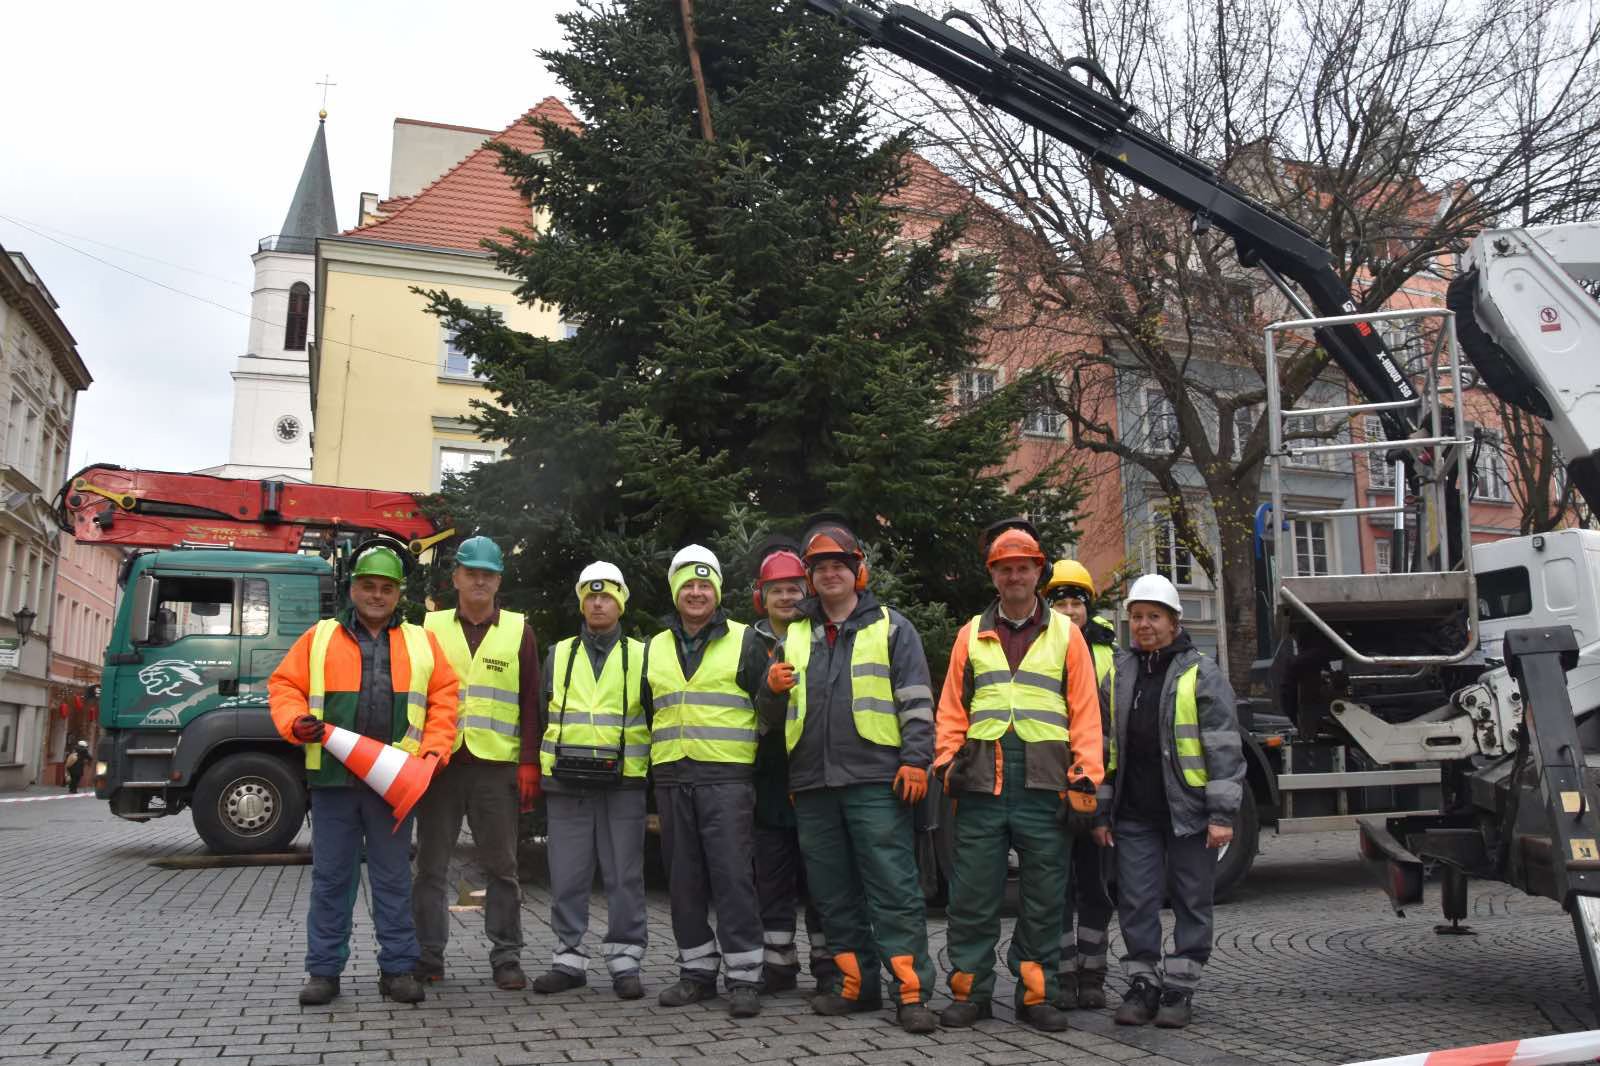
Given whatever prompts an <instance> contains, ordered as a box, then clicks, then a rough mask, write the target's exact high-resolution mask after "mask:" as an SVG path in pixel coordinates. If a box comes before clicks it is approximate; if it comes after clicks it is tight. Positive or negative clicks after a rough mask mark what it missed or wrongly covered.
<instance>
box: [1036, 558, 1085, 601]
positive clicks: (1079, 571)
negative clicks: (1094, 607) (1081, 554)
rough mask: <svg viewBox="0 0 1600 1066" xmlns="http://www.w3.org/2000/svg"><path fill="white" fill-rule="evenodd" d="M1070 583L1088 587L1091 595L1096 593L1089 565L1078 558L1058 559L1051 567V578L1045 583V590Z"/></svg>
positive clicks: (1079, 586) (1082, 587)
mask: <svg viewBox="0 0 1600 1066" xmlns="http://www.w3.org/2000/svg"><path fill="white" fill-rule="evenodd" d="M1069 585H1070V586H1076V587H1078V588H1081V589H1086V590H1088V593H1089V595H1091V596H1093V595H1094V594H1095V592H1094V578H1092V577H1090V576H1089V570H1088V568H1087V567H1085V566H1084V565H1083V564H1082V563H1080V562H1078V560H1076V559H1058V560H1056V564H1055V565H1054V566H1052V567H1051V568H1050V580H1049V581H1048V582H1046V583H1045V586H1044V590H1045V591H1046V592H1049V591H1051V590H1052V589H1058V588H1063V587H1065V586H1069Z"/></svg>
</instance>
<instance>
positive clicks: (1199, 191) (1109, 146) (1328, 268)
mask: <svg viewBox="0 0 1600 1066" xmlns="http://www.w3.org/2000/svg"><path fill="white" fill-rule="evenodd" d="M807 3H808V4H809V5H810V6H811V8H812V9H813V10H815V11H819V12H821V13H823V14H826V15H830V16H832V17H834V18H836V19H838V20H839V21H841V22H843V23H844V24H845V25H847V26H849V27H851V28H852V29H854V30H855V31H856V32H857V33H859V34H860V35H861V36H862V37H864V38H866V39H867V41H869V42H870V43H872V44H874V45H877V46H879V47H881V48H884V49H887V50H888V51H890V52H893V53H894V54H896V55H898V56H901V57H903V58H905V59H908V60H910V61H911V62H913V63H915V64H917V65H918V66H920V67H922V68H924V69H926V70H928V71H931V72H932V73H934V74H936V75H938V76H939V77H940V78H942V79H944V80H945V81H947V82H949V83H950V84H952V85H954V86H956V87H958V88H960V89H964V90H966V91H967V92H970V93H972V94H973V95H975V96H976V97H977V98H978V100H979V102H980V103H983V104H987V105H989V106H991V107H995V108H998V109H999V110H1001V111H1004V112H1006V113H1007V114H1010V115H1013V116H1015V117H1016V118H1018V119H1021V120H1022V121H1023V122H1026V123H1027V124H1028V125H1030V126H1032V127H1034V128H1035V129H1037V130H1040V131H1041V132H1044V133H1047V134H1049V135H1050V136H1052V137H1054V138H1056V139H1057V140H1060V141H1062V142H1063V143H1065V144H1067V145H1070V146H1071V147H1073V148H1075V149H1077V150H1078V151H1079V152H1081V153H1083V154H1084V155H1086V156H1088V157H1089V158H1090V159H1092V160H1094V161H1095V162H1097V163H1100V164H1103V165H1104V166H1106V167H1108V168H1110V169H1111V170H1114V171H1115V172H1117V173H1118V174H1121V175H1122V176H1123V177H1125V178H1127V179H1128V180H1130V181H1132V182H1135V183H1136V184H1138V185H1140V186H1143V187H1144V188H1146V189H1148V190H1150V191H1151V192H1152V193H1155V194H1156V195H1157V196H1160V197H1162V198H1163V199H1165V200H1168V201H1170V202H1172V203H1174V204H1176V205H1178V206H1179V207H1182V208H1184V209H1185V210H1187V211H1190V212H1192V213H1193V215H1194V218H1195V222H1196V224H1197V225H1212V226H1216V227H1217V228H1218V229H1220V230H1222V231H1223V232H1224V233H1226V234H1228V236H1230V237H1231V238H1233V242H1234V246H1235V247H1236V248H1237V249H1238V253H1239V260H1240V262H1242V263H1244V264H1245V265H1247V266H1256V265H1259V266H1261V267H1262V268H1263V269H1265V270H1266V271H1267V273H1268V275H1269V276H1270V277H1271V278H1272V280H1273V282H1274V283H1275V284H1276V285H1278V287H1279V288H1280V289H1282V290H1283V291H1284V294H1285V296H1286V297H1288V299H1289V300H1290V302H1291V303H1292V304H1294V305H1296V306H1297V308H1298V309H1299V310H1300V311H1301V313H1304V314H1305V315H1306V317H1318V316H1321V317H1331V316H1335V315H1349V314H1355V313H1356V311H1357V310H1358V308H1357V307H1356V305H1355V299H1354V297H1353V296H1352V295H1351V293H1350V290H1349V288H1348V287H1347V286H1346V285H1345V284H1344V282H1343V281H1342V280H1341V279H1340V277H1339V274H1338V271H1337V270H1335V269H1334V260H1333V256H1332V255H1331V254H1330V253H1329V251H1328V250H1327V249H1326V248H1325V247H1323V246H1322V245H1321V244H1320V243H1318V241H1317V239H1316V238H1315V237H1313V236H1312V235H1311V234H1310V233H1309V232H1307V231H1306V230H1305V229H1304V228H1302V227H1301V226H1299V225H1297V224H1296V223H1295V222H1294V221H1293V220H1291V219H1289V218H1288V217H1287V216H1285V215H1283V214H1282V213H1281V212H1278V211H1275V210H1273V209H1272V208H1271V207H1268V206H1267V205H1265V204H1263V203H1261V202H1260V201H1258V200H1256V199H1255V198H1253V197H1251V196H1250V195H1249V194H1248V193H1246V192H1245V191H1244V190H1243V189H1240V188H1239V187H1238V186H1236V185H1233V184H1232V183H1230V182H1228V181H1226V180H1225V179H1223V178H1222V177H1221V176H1220V175H1218V174H1217V172H1216V171H1215V170H1214V169H1212V168H1211V167H1210V166H1208V165H1207V164H1206V163H1204V162H1202V161H1201V160H1199V159H1196V158H1194V157H1193V156H1191V155H1188V154H1186V153H1184V152H1182V151H1180V150H1178V149H1177V148H1174V147H1173V146H1172V145H1170V144H1168V143H1167V142H1165V141H1163V140H1162V139H1161V138H1159V137H1156V136H1154V135H1152V134H1150V133H1147V132H1145V131H1143V130H1140V129H1138V128H1136V127H1135V126H1134V125H1133V124H1132V118H1133V115H1134V114H1135V112H1136V110H1137V109H1136V108H1134V107H1132V106H1130V105H1128V104H1127V103H1125V102H1123V101H1122V100H1121V99H1120V98H1119V97H1118V96H1116V95H1115V90H1114V89H1111V87H1110V84H1109V80H1108V79H1107V78H1106V77H1105V74H1104V72H1103V71H1102V70H1101V69H1100V66H1099V64H1098V63H1095V62H1094V61H1093V60H1090V59H1075V60H1073V61H1071V62H1070V63H1068V68H1069V69H1070V68H1078V69H1082V70H1083V71H1084V72H1085V73H1086V74H1088V75H1089V77H1090V78H1092V79H1094V80H1096V81H1099V82H1100V84H1101V85H1103V86H1105V87H1106V88H1107V89H1110V91H1111V95H1107V94H1106V93H1103V92H1100V91H1098V90H1096V89H1094V88H1091V87H1090V86H1089V85H1087V84H1085V83H1084V82H1081V81H1078V80H1077V79H1075V78H1072V77H1070V76H1068V75H1067V74H1066V73H1065V72H1063V71H1062V70H1058V69H1056V68H1055V67H1053V66H1051V65H1050V64H1048V63H1045V62H1043V61H1042V60H1040V59H1038V58H1037V57H1035V56H1032V55H1030V54H1028V53H1027V52H1024V51H1022V50H1020V49H1018V48H1015V47H1013V46H1010V45H1007V46H1006V47H1005V48H1002V49H996V48H995V47H993V46H992V45H991V44H990V43H989V41H988V40H987V38H983V39H980V38H979V37H974V36H972V35H971V34H967V33H963V32H961V31H960V30H957V29H954V28H953V27H951V26H950V25H948V24H947V22H940V21H938V20H937V19H933V18H930V17H929V16H927V15H925V14H923V13H922V12H920V11H917V10H915V9H913V8H910V7H907V6H905V5H903V4H893V5H890V6H888V7H887V8H885V9H884V10H883V13H882V14H881V15H879V14H875V13H873V12H872V11H869V10H867V9H866V8H864V7H860V6H858V5H856V4H853V3H850V2H849V0H807ZM946 18H947V20H948V21H953V20H957V19H959V20H960V21H964V22H967V23H969V24H972V25H974V26H976V23H974V22H973V20H972V19H970V18H969V17H967V16H965V15H960V14H959V13H956V14H952V15H949V16H946ZM980 33H981V31H980ZM1285 278H1287V279H1289V280H1291V281H1293V282H1294V283H1295V284H1297V285H1298V286H1299V287H1300V289H1301V291H1303V292H1304V293H1305V295H1306V298H1307V299H1308V300H1309V301H1310V308H1312V309H1314V313H1313V312H1312V311H1311V310H1309V309H1308V308H1307V307H1306V305H1305V302H1304V301H1302V300H1300V298H1299V297H1298V296H1297V295H1296V294H1295V293H1294V292H1293V291H1292V290H1291V289H1290V288H1289V287H1288V286H1287V285H1286V284H1285V283H1284V280H1283V279H1285ZM1317 340H1318V341H1319V342H1320V343H1321V344H1322V345H1323V347H1324V348H1325V349H1326V350H1327V352H1328V353H1329V355H1331V356H1332V358H1333V360H1334V362H1335V363H1337V364H1338V365H1339V367H1340V369H1341V370H1343V371H1344V372H1345V374H1346V375H1347V376H1348V377H1349V379H1350V382H1351V384H1353V385H1354V386H1355V387H1356V389H1358V390H1359V391H1360V392H1361V394H1362V395H1363V396H1366V397H1367V398H1368V399H1370V400H1373V401H1376V402H1395V401H1412V400H1416V399H1417V391H1416V388H1415V386H1414V385H1413V384H1412V382H1411V380H1410V378H1409V377H1408V376H1407V375H1406V374H1405V372H1404V371H1403V370H1401V368H1400V365H1399V364H1398V363H1397V362H1395V360H1394V357H1393V356H1392V355H1390V353H1389V351H1388V349H1387V348H1385V347H1384V345H1383V341H1382V340H1381V339H1380V338H1379V336H1378V334H1377V333H1376V332H1375V331H1374V330H1373V329H1372V327H1371V326H1370V325H1369V324H1367V323H1365V322H1363V323H1358V324H1356V325H1353V326H1351V325H1345V326H1335V327H1331V328H1327V329H1322V330H1318V331H1317ZM1382 418H1383V421H1384V426H1385V429H1386V431H1387V434H1388V436H1389V438H1390V439H1391V440H1393V439H1398V438H1402V437H1407V436H1410V435H1411V433H1412V432H1413V431H1414V430H1415V429H1416V427H1417V418H1418V413H1417V412H1416V410H1414V409H1412V408H1398V409H1393V410H1388V411H1384V412H1383V414H1382Z"/></svg>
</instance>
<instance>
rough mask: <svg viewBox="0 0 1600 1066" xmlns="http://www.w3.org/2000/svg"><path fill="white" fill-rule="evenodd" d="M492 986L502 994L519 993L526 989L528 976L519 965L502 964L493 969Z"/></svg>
mask: <svg viewBox="0 0 1600 1066" xmlns="http://www.w3.org/2000/svg"><path fill="white" fill-rule="evenodd" d="M494 986H495V987H496V988H498V989H500V991H502V992H521V991H522V990H523V989H524V988H527V987H528V975H527V974H525V973H523V972H522V964H521V963H516V962H503V963H501V964H500V965H499V966H496V967H495V968H494Z"/></svg>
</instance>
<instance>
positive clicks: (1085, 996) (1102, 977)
mask: <svg viewBox="0 0 1600 1066" xmlns="http://www.w3.org/2000/svg"><path fill="white" fill-rule="evenodd" d="M1077 976H1078V1007H1079V1009H1081V1010H1103V1009H1104V1008H1105V1005H1106V972H1105V971H1104V970H1080V971H1078V975H1077ZM1057 1006H1060V1004H1057Z"/></svg>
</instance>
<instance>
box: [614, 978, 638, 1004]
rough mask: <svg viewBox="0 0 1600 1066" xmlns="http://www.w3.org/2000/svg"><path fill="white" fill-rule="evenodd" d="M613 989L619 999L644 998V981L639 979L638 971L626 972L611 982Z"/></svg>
mask: <svg viewBox="0 0 1600 1066" xmlns="http://www.w3.org/2000/svg"><path fill="white" fill-rule="evenodd" d="M611 991H613V992H615V993H616V994H617V998H618V999H643V998H644V982H643V981H641V980H639V975H638V974H636V973H625V974H623V975H622V976H621V977H619V978H617V979H616V980H615V981H612V982H611Z"/></svg>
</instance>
